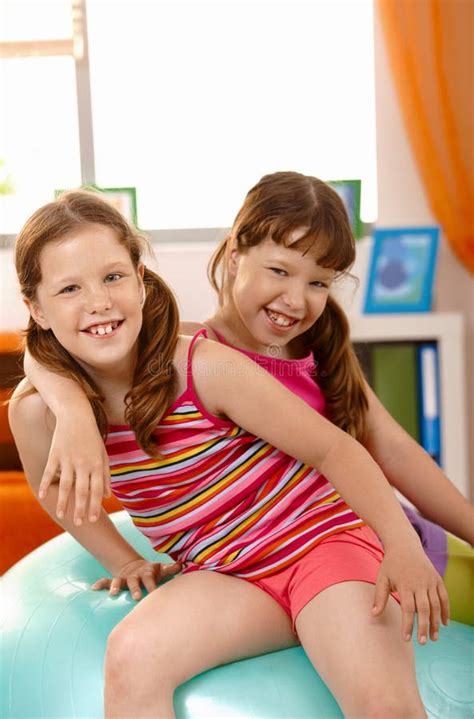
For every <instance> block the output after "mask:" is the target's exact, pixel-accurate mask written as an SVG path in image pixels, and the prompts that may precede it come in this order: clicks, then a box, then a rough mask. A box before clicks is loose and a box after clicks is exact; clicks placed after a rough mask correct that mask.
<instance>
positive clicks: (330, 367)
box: [304, 296, 369, 442]
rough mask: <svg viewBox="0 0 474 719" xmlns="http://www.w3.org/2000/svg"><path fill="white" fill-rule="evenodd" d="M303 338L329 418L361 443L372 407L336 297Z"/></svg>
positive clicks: (347, 326) (346, 323) (329, 300)
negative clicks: (311, 353) (313, 361)
mask: <svg viewBox="0 0 474 719" xmlns="http://www.w3.org/2000/svg"><path fill="white" fill-rule="evenodd" d="M304 339H305V341H306V343H307V344H308V346H309V348H310V349H311V351H312V352H313V355H314V358H315V361H316V362H317V366H318V373H317V382H318V384H319V386H320V387H321V389H322V391H323V393H324V396H325V398H326V402H327V413H328V417H329V419H330V420H331V421H332V422H334V424H335V425H336V426H337V427H339V428H340V429H342V430H344V432H347V433H348V434H350V435H351V436H352V437H354V438H355V439H357V440H359V441H360V442H362V441H363V440H364V438H365V437H366V433H367V410H368V408H369V403H368V400H367V396H366V393H365V389H364V375H363V374H362V370H361V368H360V365H359V361H358V359H357V357H356V354H355V352H354V349H353V347H352V344H351V341H350V332H349V322H348V320H347V317H346V315H345V313H344V311H343V310H342V309H341V307H340V306H339V305H338V303H337V302H336V300H335V299H334V298H333V297H331V296H329V297H328V301H327V304H326V307H325V309H324V312H323V313H322V315H321V317H320V318H319V319H318V320H317V322H315V324H314V325H313V327H311V329H310V330H308V332H307V333H306V335H305V338H304Z"/></svg>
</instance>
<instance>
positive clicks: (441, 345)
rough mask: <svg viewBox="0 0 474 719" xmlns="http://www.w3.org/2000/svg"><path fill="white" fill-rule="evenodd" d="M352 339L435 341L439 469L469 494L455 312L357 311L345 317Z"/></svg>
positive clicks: (459, 327) (460, 334)
mask: <svg viewBox="0 0 474 719" xmlns="http://www.w3.org/2000/svg"><path fill="white" fill-rule="evenodd" d="M349 321H350V325H351V339H352V341H353V342H360V343H371V342H404V341H407V340H408V341H410V340H411V341H414V342H417V341H433V342H436V343H437V347H438V356H439V372H440V394H441V412H440V414H441V444H442V455H443V457H442V461H443V470H444V472H445V473H446V475H447V476H448V477H449V479H450V480H451V481H452V482H453V484H455V485H456V487H457V488H458V489H459V490H460V491H461V492H462V493H463V495H464V496H465V497H469V482H468V469H467V436H468V434H467V414H466V387H465V367H464V324H463V317H462V315H461V314H457V313H426V314H403V315H400V314H396V315H390V314H387V315H370V316H369V315H361V316H357V317H349Z"/></svg>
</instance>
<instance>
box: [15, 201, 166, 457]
mask: <svg viewBox="0 0 474 719" xmlns="http://www.w3.org/2000/svg"><path fill="white" fill-rule="evenodd" d="M88 224H99V225H105V226H107V227H110V228H112V229H113V230H115V233H116V235H117V239H118V241H119V242H120V244H121V245H123V246H124V247H126V249H127V250H128V252H129V255H130V259H131V260H132V263H133V265H134V267H135V268H136V269H138V265H139V262H140V258H141V256H142V254H143V252H144V250H145V249H147V248H149V245H148V242H147V240H146V239H145V238H144V237H143V236H142V235H141V234H140V233H139V232H137V230H135V229H134V228H132V227H131V226H130V225H129V224H128V222H127V221H126V220H125V218H124V217H123V216H122V215H121V214H120V212H118V210H116V209H115V208H114V207H113V206H112V205H111V204H110V203H109V202H107V201H106V200H104V199H103V198H102V197H101V196H100V194H99V193H96V192H85V191H74V192H68V193H65V194H63V195H61V196H60V197H59V198H58V199H57V200H55V201H54V202H50V203H49V204H47V205H44V206H43V207H41V208H40V209H39V210H37V211H36V212H35V213H34V214H33V215H32V216H31V217H30V219H29V220H28V221H27V222H26V224H25V226H24V227H23V229H22V230H21V232H20V234H19V235H18V237H17V240H16V245H15V266H16V271H17V274H18V279H19V282H20V289H21V292H22V294H23V296H24V297H26V298H27V299H29V300H30V301H31V302H34V301H35V299H36V288H37V286H38V284H39V283H40V282H41V268H40V255H41V251H42V249H43V248H44V247H45V246H46V245H47V244H49V243H50V242H55V241H59V240H61V239H64V238H65V237H66V236H67V235H68V234H70V233H71V232H73V231H77V230H78V229H81V228H84V226H86V225H88ZM143 281H144V284H145V290H146V300H145V304H144V307H143V324H142V328H141V330H140V334H139V337H138V347H137V350H138V351H137V364H136V367H135V372H134V377H133V382H132V387H131V389H130V390H129V392H128V393H127V395H126V397H125V404H126V410H125V418H126V421H127V422H128V423H129V424H130V426H131V428H132V429H133V431H134V432H135V435H136V438H137V442H138V443H139V445H140V446H141V447H142V449H143V450H144V451H145V452H147V453H148V454H150V455H154V456H157V455H158V452H157V446H156V439H155V438H154V431H155V429H156V425H157V423H158V422H159V420H160V419H161V417H162V415H163V413H164V412H165V411H166V409H167V407H169V405H170V404H171V402H172V400H173V394H174V384H175V379H176V377H175V370H174V366H173V357H174V352H175V349H176V344H177V341H178V331H179V315H178V308H177V305H176V301H175V299H174V296H173V294H172V292H171V290H170V289H169V287H168V286H167V285H166V284H165V282H163V280H162V279H161V278H160V277H159V276H158V275H156V274H155V273H154V272H152V271H151V270H149V269H148V268H146V269H145V273H144V277H143ZM25 344H26V347H27V348H28V350H29V352H30V353H31V355H32V357H34V358H35V359H36V360H37V361H38V362H40V363H41V364H42V365H44V366H45V367H47V368H48V369H49V370H51V371H53V372H56V373H57V374H60V375H63V376H65V377H69V378H70V379H74V380H75V381H76V382H77V383H78V384H79V385H80V386H81V387H82V389H83V390H84V392H85V393H86V395H87V397H88V399H89V402H90V403H91V405H92V408H93V411H94V414H95V417H96V420H97V424H98V426H99V429H100V431H101V433H102V436H103V437H104V438H105V436H106V434H107V417H106V414H105V411H104V407H103V398H102V397H101V396H100V394H99V391H98V388H97V386H96V385H95V383H94V382H93V381H92V379H91V378H90V377H89V376H88V375H87V373H86V372H85V371H84V370H83V369H82V367H81V366H80V365H79V364H78V363H77V362H76V361H75V359H74V358H73V357H71V355H70V354H69V353H68V352H67V351H66V350H65V349H64V347H62V345H61V344H60V343H59V342H58V340H57V339H56V337H55V336H54V334H53V332H52V331H51V330H43V329H42V328H41V327H40V326H39V325H38V324H37V323H36V322H35V321H34V320H33V319H32V318H31V317H30V319H29V321H28V327H27V329H26V330H25Z"/></svg>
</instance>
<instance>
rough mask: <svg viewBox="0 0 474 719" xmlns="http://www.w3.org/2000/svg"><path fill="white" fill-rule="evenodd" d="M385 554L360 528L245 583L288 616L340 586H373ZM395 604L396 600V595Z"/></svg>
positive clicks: (373, 537) (372, 534) (366, 530)
mask: <svg viewBox="0 0 474 719" xmlns="http://www.w3.org/2000/svg"><path fill="white" fill-rule="evenodd" d="M383 556H384V553H383V548H382V545H381V543H380V540H379V538H378V537H377V535H376V534H375V532H374V531H373V530H372V529H370V527H367V526H362V527H357V528H356V529H349V530H347V531H346V532H341V533H339V534H333V535H332V536H330V537H328V538H327V539H323V540H322V541H321V542H320V543H319V544H318V545H317V546H316V547H315V548H314V549H312V550H311V551H310V552H308V554H305V556H304V557H302V558H301V559H299V560H298V561H297V562H295V564H292V565H291V566H290V567H287V568H286V569H282V570H281V572H277V573H276V574H272V575H271V576H269V577H265V579H255V580H252V579H250V580H248V581H251V582H252V584H256V585H257V586H258V587H260V588H261V589H263V590H264V591H265V592H267V593H268V594H270V596H272V597H273V598H274V599H275V600H276V601H277V602H278V604H280V605H281V606H282V607H283V609H284V610H285V612H286V613H287V614H288V615H289V616H290V618H291V620H292V623H293V629H294V628H295V620H296V617H297V616H298V613H299V612H300V611H301V610H302V609H303V607H304V606H305V605H306V604H307V603H308V602H309V601H311V599H313V598H314V597H315V596H316V595H317V594H319V593H320V592H322V591H323V590H324V589H327V588H328V587H330V586H332V585H333V584H339V583H340V582H354V581H355V582H368V583H369V584H375V582H376V579H377V574H378V571H379V567H380V564H381V562H382V559H383ZM395 599H396V600H397V601H398V597H397V596H396V595H395Z"/></svg>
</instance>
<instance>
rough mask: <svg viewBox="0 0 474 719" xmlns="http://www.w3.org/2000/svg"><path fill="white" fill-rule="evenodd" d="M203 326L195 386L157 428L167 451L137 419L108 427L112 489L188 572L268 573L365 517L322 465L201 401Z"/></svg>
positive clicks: (189, 385)
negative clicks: (149, 450) (153, 452)
mask: <svg viewBox="0 0 474 719" xmlns="http://www.w3.org/2000/svg"><path fill="white" fill-rule="evenodd" d="M201 335H204V336H206V331H205V330H200V331H199V332H197V333H196V335H195V336H194V338H193V340H192V341H191V343H190V347H189V354H188V380H187V387H186V389H185V391H184V392H183V393H182V394H181V396H180V397H178V398H177V399H176V401H175V402H174V403H173V405H172V406H171V407H170V408H169V410H168V411H167V412H166V413H165V415H164V416H163V418H162V419H161V421H160V423H159V425H158V426H157V429H156V436H157V439H158V446H159V450H160V453H161V455H162V456H161V458H160V459H157V458H153V457H150V456H149V455H147V454H145V453H144V452H143V450H142V449H141V448H140V447H139V445H138V444H137V442H136V439H135V435H134V433H133V431H132V430H131V429H130V427H128V426H126V425H120V426H118V425H111V426H109V432H108V436H107V441H106V447H107V452H108V455H109V460H110V469H111V484H112V491H113V493H114V495H115V496H116V497H117V498H118V500H119V501H120V502H121V503H122V505H123V506H124V508H125V509H126V510H127V511H128V513H129V514H130V516H131V518H132V521H133V523H134V524H135V526H136V527H137V528H138V529H139V530H140V531H141V532H142V533H143V534H144V535H145V536H146V537H147V538H148V539H149V541H150V542H151V544H152V546H153V547H154V549H155V550H156V551H160V552H165V553H168V554H169V555H170V556H172V557H173V558H174V559H176V560H179V561H181V562H182V563H183V566H184V569H183V571H184V572H189V571H196V570H201V569H210V570H214V571H218V572H225V573H232V574H234V575H236V576H240V577H245V578H248V579H261V578H263V577H266V576H269V575H270V574H273V573H275V572H278V571H280V570H281V569H284V568H285V567H287V566H289V565H291V564H293V563H294V562H295V561H297V560H298V559H299V558H300V557H302V556H303V555H304V554H306V553H307V552H309V551H310V550H311V549H312V548H313V547H315V546H316V545H317V544H318V543H319V542H320V541H321V540H322V539H324V538H325V537H328V536H330V535H332V534H336V533H339V532H343V531H345V530H347V529H353V528H355V527H359V526H361V525H362V524H363V521H362V520H361V519H360V518H359V517H358V516H357V515H356V514H355V513H354V512H353V511H352V510H351V509H350V508H349V507H348V506H347V504H346V503H345V502H344V500H343V499H342V498H341V497H340V496H339V494H338V493H337V492H336V490H335V489H334V487H332V486H331V484H330V483H329V482H328V481H327V479H326V478H325V477H324V476H323V475H322V474H320V473H319V472H318V471H317V470H315V469H313V468H312V467H309V466H308V465H305V464H303V463H302V462H300V461H298V460H296V459H294V458H292V457H290V456H288V455H287V454H285V453H284V452H282V451H280V450H279V449H277V448H275V447H273V446H272V445H270V444H268V443H267V442H265V441H264V440H262V439H259V438H258V437H255V436H254V435H252V434H250V433H249V432H247V431H246V430H244V429H242V428H241V427H238V426H237V425H236V424H235V423H234V422H232V421H230V420H226V419H222V418H220V417H216V416H214V415H212V414H210V413H209V412H208V411H207V410H206V408H205V407H203V405H202V404H201V402H200V401H199V399H198V397H197V395H196V393H195V391H194V388H193V382H192V359H191V355H192V349H193V347H194V344H195V342H196V340H197V338H198V337H199V336H201Z"/></svg>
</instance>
